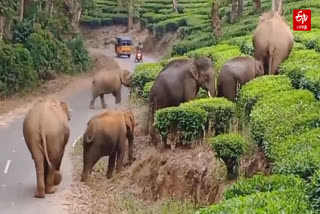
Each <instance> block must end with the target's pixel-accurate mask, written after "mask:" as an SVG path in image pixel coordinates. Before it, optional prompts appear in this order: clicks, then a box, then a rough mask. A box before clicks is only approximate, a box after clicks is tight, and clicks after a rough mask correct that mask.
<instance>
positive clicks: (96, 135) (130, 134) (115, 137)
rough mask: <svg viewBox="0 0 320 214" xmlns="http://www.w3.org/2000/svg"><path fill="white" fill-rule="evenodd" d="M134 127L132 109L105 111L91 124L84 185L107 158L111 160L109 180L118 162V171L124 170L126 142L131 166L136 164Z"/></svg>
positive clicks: (86, 142)
mask: <svg viewBox="0 0 320 214" xmlns="http://www.w3.org/2000/svg"><path fill="white" fill-rule="evenodd" d="M134 127H135V118H134V115H133V113H132V111H131V110H130V109H123V110H113V111H104V112H102V113H100V114H98V115H95V116H93V117H92V118H91V119H90V120H89V121H88V123H87V128H86V131H85V133H84V134H83V143H82V145H83V171H82V175H81V182H86V181H87V180H88V176H89V174H91V170H92V168H93V166H94V165H95V164H96V163H97V161H98V160H99V159H100V158H101V157H103V156H109V164H108V170H107V173H106V177H107V178H108V179H109V178H111V177H112V171H113V169H114V166H115V161H117V164H116V170H117V172H120V171H121V169H122V167H123V159H124V154H125V151H126V140H128V147H129V150H128V157H129V164H131V163H132V162H133V161H134V160H135V158H134V156H133V140H134ZM116 159H117V160H116Z"/></svg>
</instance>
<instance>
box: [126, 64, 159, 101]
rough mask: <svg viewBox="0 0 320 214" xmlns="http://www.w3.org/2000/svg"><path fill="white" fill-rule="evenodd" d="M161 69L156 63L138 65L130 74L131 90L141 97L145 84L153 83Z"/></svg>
mask: <svg viewBox="0 0 320 214" xmlns="http://www.w3.org/2000/svg"><path fill="white" fill-rule="evenodd" d="M162 68H163V66H162V65H161V64H160V63H158V62H156V63H143V64H140V65H138V66H137V67H136V68H135V70H134V73H133V74H132V79H131V84H132V86H131V88H132V89H133V90H134V91H136V92H137V93H138V94H139V95H140V96H141V95H142V93H143V88H144V86H145V84H146V83H147V82H151V81H154V80H155V79H156V77H157V75H158V74H159V73H160V71H161V70H162Z"/></svg>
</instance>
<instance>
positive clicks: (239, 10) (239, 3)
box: [237, 0, 243, 17]
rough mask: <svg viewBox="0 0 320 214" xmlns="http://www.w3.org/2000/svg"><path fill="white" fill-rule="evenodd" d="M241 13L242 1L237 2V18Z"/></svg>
mask: <svg viewBox="0 0 320 214" xmlns="http://www.w3.org/2000/svg"><path fill="white" fill-rule="evenodd" d="M242 12H243V0H238V11H237V17H240V16H241V15H242Z"/></svg>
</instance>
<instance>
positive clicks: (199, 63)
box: [190, 57, 216, 97]
mask: <svg viewBox="0 0 320 214" xmlns="http://www.w3.org/2000/svg"><path fill="white" fill-rule="evenodd" d="M190 72H191V75H192V76H193V78H194V79H195V80H196V82H197V84H198V85H199V86H200V87H201V88H203V89H204V90H206V91H207V92H208V95H209V97H214V96H215V95H216V90H215V71H214V69H213V63H212V60H211V59H210V58H208V57H200V58H197V59H194V60H193V63H192V66H191V69H190Z"/></svg>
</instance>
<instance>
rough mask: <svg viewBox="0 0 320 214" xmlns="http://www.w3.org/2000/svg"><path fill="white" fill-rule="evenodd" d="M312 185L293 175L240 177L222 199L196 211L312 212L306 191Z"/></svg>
mask: <svg viewBox="0 0 320 214" xmlns="http://www.w3.org/2000/svg"><path fill="white" fill-rule="evenodd" d="M314 180H316V179H314ZM317 185H318V182H317V181H315V182H314V185H313V188H309V187H308V185H307V184H306V182H305V181H304V180H303V179H301V178H298V177H295V176H292V175H290V176H283V175H271V176H268V177H266V176H261V175H256V176H254V177H253V178H249V179H240V180H239V181H238V182H236V183H235V184H234V185H232V186H230V187H228V188H227V190H226V192H225V194H224V199H223V200H222V201H221V202H220V203H219V204H217V205H212V206H209V207H207V208H204V209H200V210H198V211H197V212H196V213H197V214H211V213H212V214H213V213H221V214H222V213H270V214H271V213H299V214H300V213H301V214H302V213H310V214H311V213H314V209H313V207H312V205H311V203H310V200H311V199H314V200H315V201H316V200H318V196H317V195H316V194H313V195H314V196H315V197H313V198H312V197H311V195H312V194H310V193H309V191H308V190H313V191H311V192H313V193H314V190H315V188H314V187H317Z"/></svg>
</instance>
